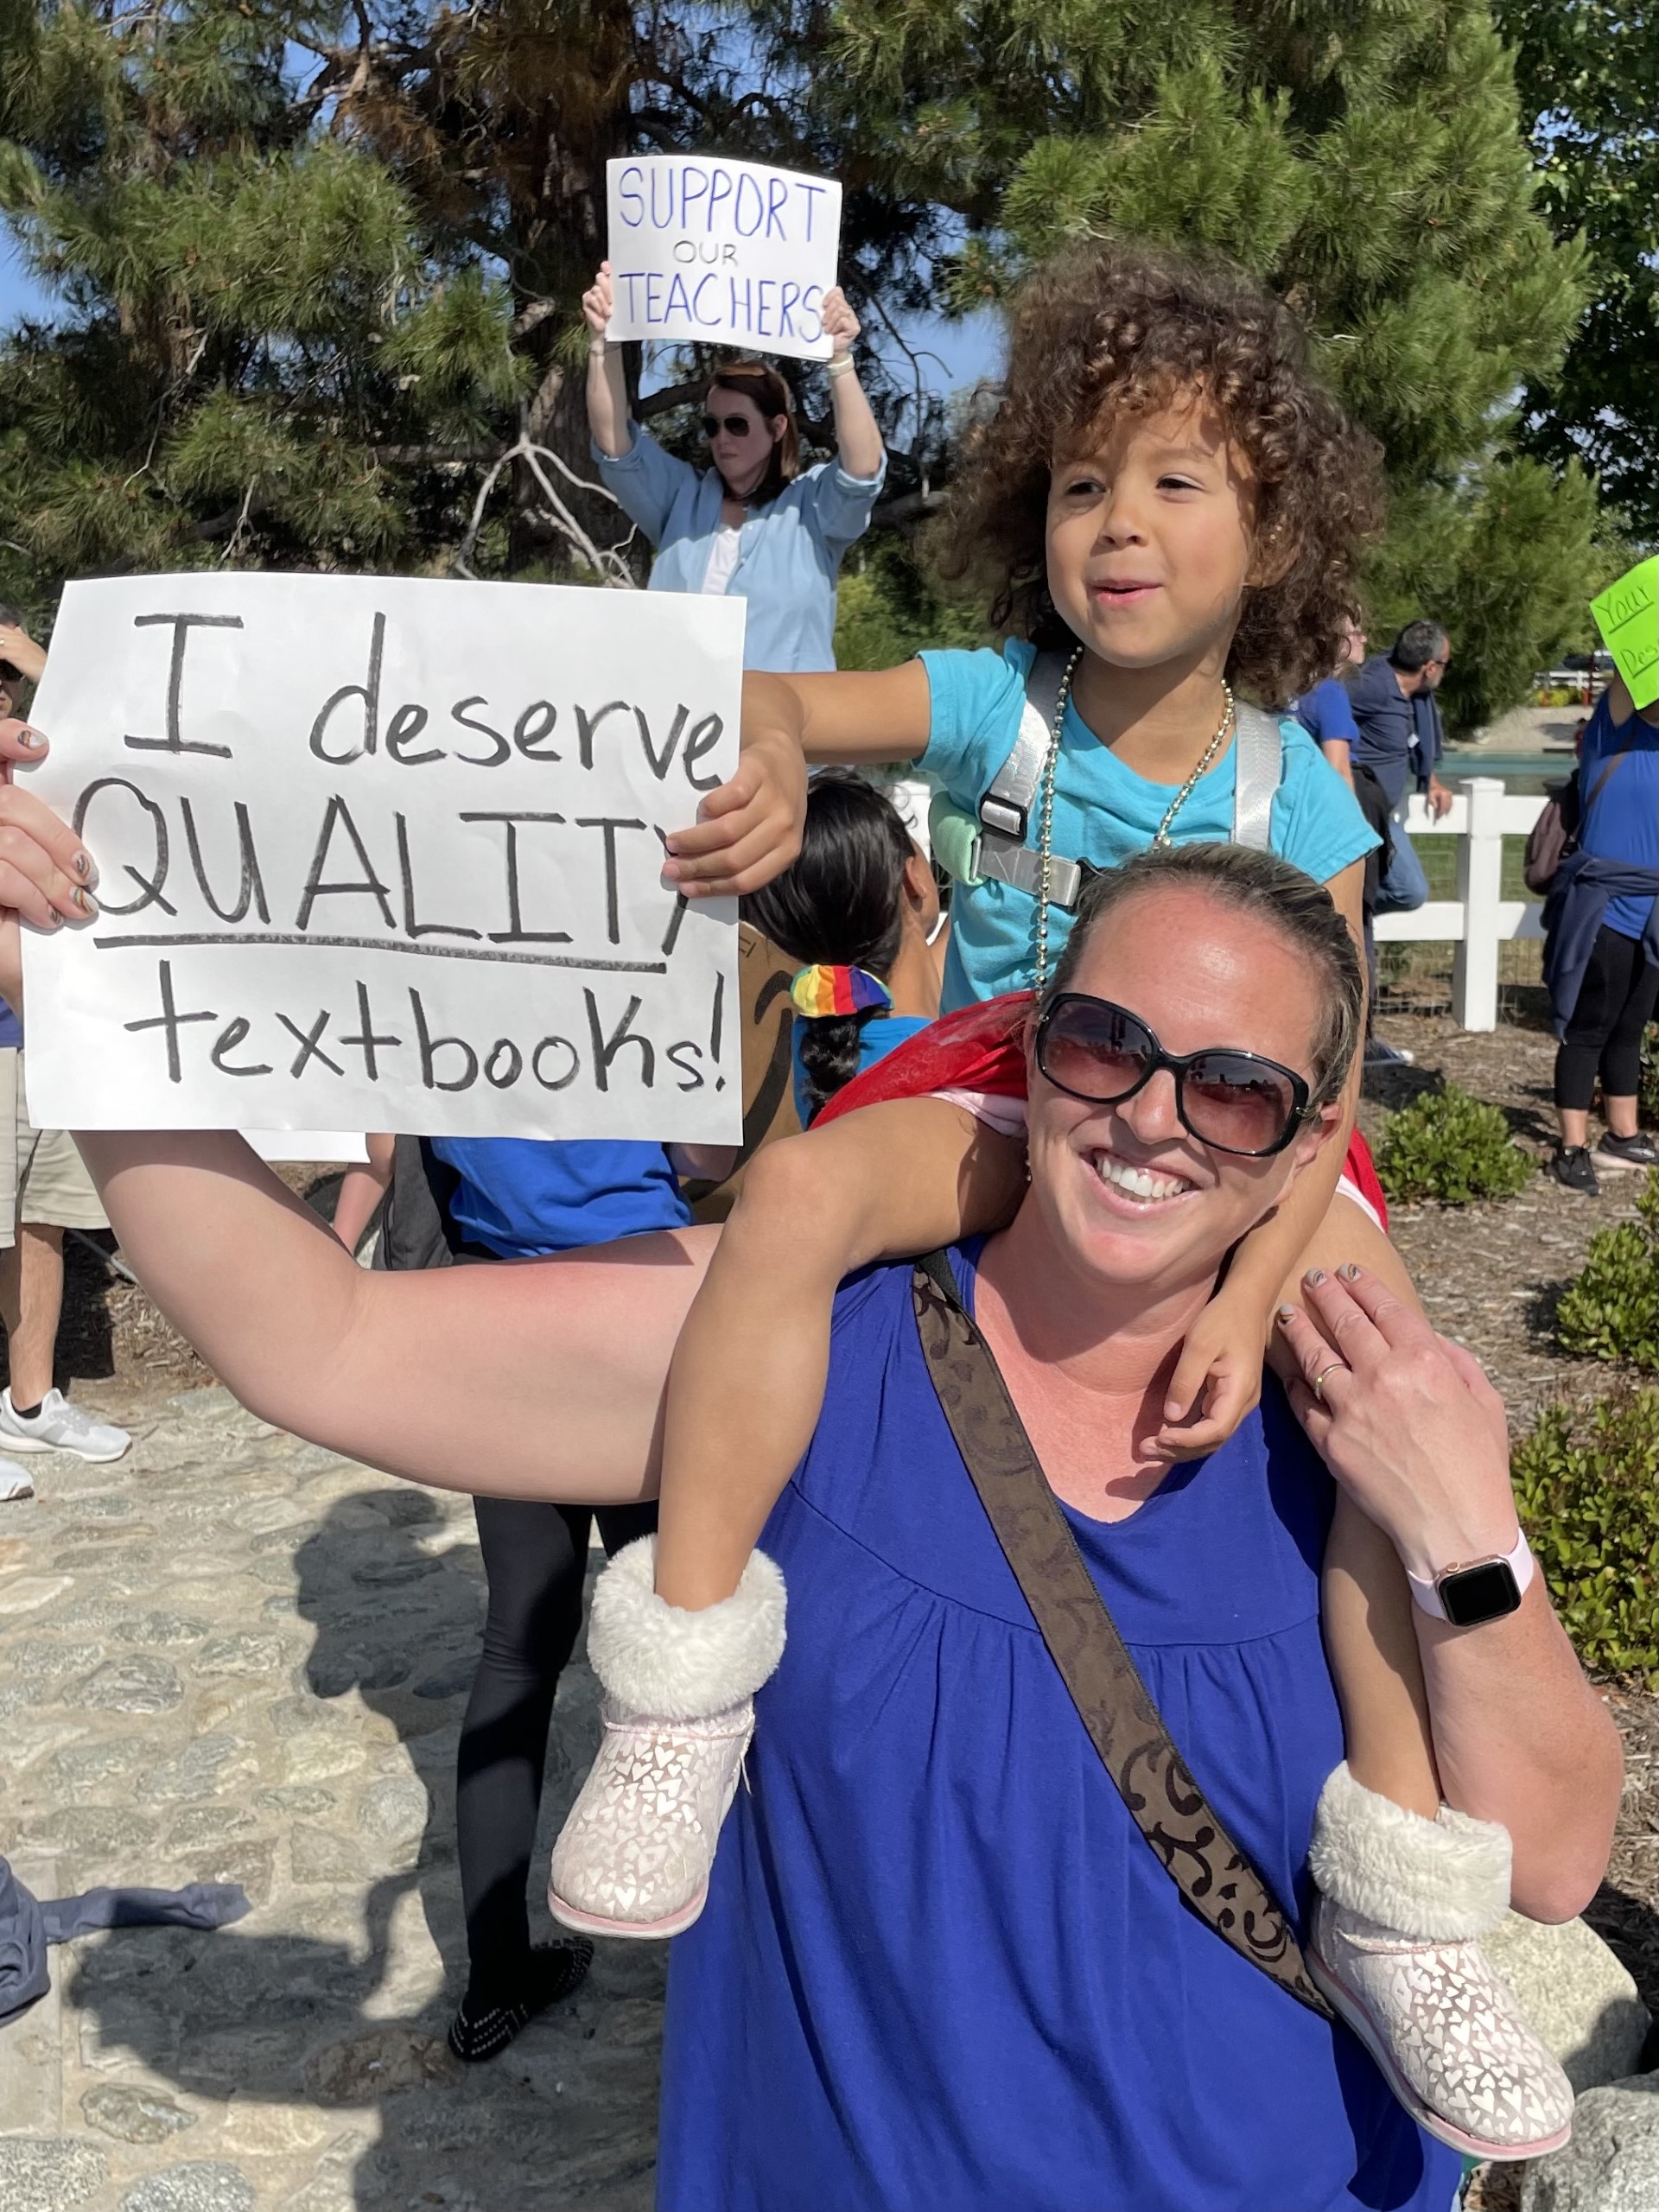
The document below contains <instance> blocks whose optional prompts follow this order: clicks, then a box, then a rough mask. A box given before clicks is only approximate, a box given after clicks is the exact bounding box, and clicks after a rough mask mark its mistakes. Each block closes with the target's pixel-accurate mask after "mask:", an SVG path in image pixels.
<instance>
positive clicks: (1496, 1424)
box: [1277, 1268, 1516, 1580]
mask: <svg viewBox="0 0 1659 2212" xmlns="http://www.w3.org/2000/svg"><path fill="white" fill-rule="evenodd" d="M1303 1293H1304V1295H1305V1296H1306V1300H1307V1302H1308V1305H1309V1306H1310V1307H1311V1308H1312V1310H1313V1315H1314V1317H1315V1319H1317V1323H1318V1325H1317V1326H1316V1325H1315V1320H1314V1319H1309V1318H1308V1316H1307V1315H1306V1314H1305V1313H1300V1312H1299V1311H1298V1310H1297V1308H1296V1307H1295V1306H1281V1308H1280V1310H1279V1313H1278V1316H1277V1319H1278V1322H1279V1327H1280V1329H1281V1332H1282V1334H1283V1336H1284V1339H1285V1342H1286V1343H1287V1345H1288V1346H1289V1348H1290V1351H1291V1353H1292V1356H1293V1357H1294V1359H1295V1362H1296V1365H1297V1367H1298V1369H1299V1370H1300V1373H1299V1374H1298V1375H1297V1376H1296V1377H1295V1378H1294V1380H1293V1381H1292V1383H1290V1386H1289V1391H1290V1402H1291V1406H1292V1408H1293V1410H1294V1413H1295V1414H1296V1417H1297V1419H1298V1420H1299V1421H1300V1422H1301V1424H1302V1427H1304V1428H1305V1429H1306V1431H1307V1433H1308V1435H1309V1436H1310V1437H1311V1438H1312V1440H1313V1443H1314V1445H1315V1446H1317V1448H1318V1450H1319V1456H1320V1457H1321V1458H1322V1459H1324V1461H1325V1465H1327V1466H1328V1467H1329V1468H1330V1470H1331V1471H1332V1474H1333V1475H1334V1476H1335V1477H1336V1478H1337V1480H1338V1482H1339V1483H1340V1484H1342V1486H1343V1488H1344V1490H1345V1491H1347V1492H1348V1493H1349V1495H1350V1496H1351V1497H1352V1498H1353V1499H1354V1501H1355V1503H1357V1505H1358V1506H1359V1508H1360V1509H1361V1510H1362V1511H1363V1512H1364V1513H1365V1514H1367V1515H1369V1516H1370V1519H1372V1520H1373V1521H1375V1522H1376V1524H1377V1526H1378V1528H1380V1529H1382V1530H1383V1532H1384V1534H1385V1535H1388V1536H1389V1538H1390V1539H1391V1540H1392V1541H1393V1543H1394V1546H1395V1550H1396V1551H1397V1552H1398V1553H1399V1554H1400V1556H1401V1558H1402V1560H1404V1562H1405V1564H1406V1567H1407V1568H1408V1571H1409V1572H1410V1573H1413V1574H1416V1575H1420V1576H1421V1577H1423V1578H1424V1579H1425V1580H1427V1579H1429V1578H1431V1577H1433V1575H1435V1574H1439V1573H1444V1572H1445V1570H1446V1568H1447V1567H1455V1566H1458V1565H1459V1564H1461V1563H1462V1562H1465V1561H1467V1560H1479V1559H1491V1558H1492V1557H1494V1556H1495V1555H1497V1554H1503V1553H1504V1552H1507V1551H1509V1550H1510V1548H1511V1547H1512V1545H1513V1544H1514V1542H1515V1537H1516V1515H1515V1499H1514V1495H1513V1493H1512V1491H1511V1490H1510V1446H1509V1427H1508V1423H1507V1421H1505V1419H1504V1414H1503V1400H1502V1399H1501V1398H1500V1397H1499V1396H1498V1395H1497V1391H1496V1390H1494V1389H1493V1388H1492V1386H1491V1383H1489V1382H1488V1381H1487V1380H1486V1377H1485V1376H1484V1374H1483V1372H1482V1371H1481V1368H1480V1364H1479V1362H1478V1360H1476V1359H1474V1358H1473V1357H1471V1354H1469V1353H1468V1352H1466V1351H1464V1349H1463V1348H1462V1346H1461V1345H1459V1344H1448V1343H1447V1341H1446V1338H1444V1337H1440V1336H1436V1334H1435V1333H1434V1332H1433V1329H1431V1328H1430V1327H1429V1325H1428V1324H1427V1321H1425V1320H1424V1319H1423V1318H1422V1316H1421V1314H1420V1313H1414V1312H1413V1311H1412V1309H1411V1308H1410V1307H1409V1306H1407V1305H1405V1304H1404V1303H1403V1302H1402V1300H1400V1299H1398V1298H1396V1297H1395V1295H1394V1294H1393V1293H1392V1292H1391V1291H1389V1290H1386V1289H1385V1288H1384V1287H1383V1285H1382V1284H1381V1283H1380V1282H1379V1281H1377V1279H1376V1276H1375V1275H1372V1274H1367V1273H1366V1272H1365V1270H1364V1269H1363V1268H1341V1269H1339V1270H1338V1274H1335V1275H1328V1274H1323V1273H1318V1272H1316V1273H1315V1274H1311V1275H1309V1276H1308V1277H1307V1278H1306V1281H1305V1283H1304V1285H1303ZM1316 1379H1317V1380H1318V1382H1319V1389H1317V1390H1316V1389H1314V1388H1313V1384H1314V1383H1315V1381H1316Z"/></svg>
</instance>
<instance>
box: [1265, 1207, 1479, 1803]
mask: <svg viewBox="0 0 1659 2212" xmlns="http://www.w3.org/2000/svg"><path fill="white" fill-rule="evenodd" d="M1350 1261H1352V1262H1356V1263H1357V1265H1358V1266H1360V1267H1363V1268H1366V1269H1367V1270H1368V1271H1369V1272H1370V1273H1371V1274H1375V1275H1376V1276H1378V1277H1380V1278H1381V1280H1382V1281H1384V1282H1386V1283H1387V1284H1388V1286H1389V1288H1390V1289H1391V1290H1392V1291H1393V1292H1394V1293H1395V1295H1396V1296H1397V1297H1399V1298H1402V1299H1404V1300H1407V1301H1408V1303H1409V1304H1410V1305H1412V1306H1417V1305H1418V1303H1419V1300H1418V1297H1417V1294H1416V1292H1415V1290H1414V1288H1413V1287H1412V1281H1411V1277H1410V1275H1409V1274H1408V1273H1407V1271H1406V1269H1405V1268H1404V1267H1403V1266H1402V1264H1401V1261H1400V1256H1399V1255H1398V1253H1396V1252H1395V1249H1394V1247H1393V1245H1392V1244H1390V1243H1389V1240H1388V1238H1387V1237H1386V1236H1384V1235H1383V1232H1382V1230H1380V1229H1378V1228H1377V1226H1376V1224H1375V1222H1373V1221H1372V1220H1371V1218H1370V1216H1369V1215H1368V1214H1366V1213H1365V1212H1363V1211H1362V1210H1361V1208H1359V1207H1358V1206H1357V1205H1354V1204H1353V1203H1352V1202H1351V1200H1350V1199H1347V1198H1342V1197H1340V1196H1338V1198H1335V1199H1333V1200H1332V1205H1331V1208H1330V1211H1329V1212H1328V1213H1327V1214H1326V1216H1325V1221H1324V1224H1322V1226H1321V1227H1320V1229H1319V1233H1318V1235H1317V1236H1315V1237H1314V1238H1313V1242H1312V1243H1310V1245H1309V1246H1308V1249H1307V1250H1306V1253H1305V1254H1304V1255H1303V1257H1302V1262H1301V1267H1300V1269H1299V1271H1298V1274H1297V1275H1296V1277H1295V1280H1294V1281H1293V1282H1290V1283H1287V1285H1286V1287H1285V1296H1286V1298H1287V1300H1294V1302H1295V1303H1296V1304H1299V1305H1300V1303H1301V1302H1302V1300H1301V1277H1302V1274H1305V1273H1306V1271H1307V1270H1308V1269H1309V1268H1325V1270H1326V1271H1327V1272H1329V1273H1334V1272H1335V1270H1336V1269H1337V1268H1338V1267H1340V1266H1342V1265H1344V1263H1345V1262H1350ZM1275 1343H1276V1340H1275ZM1275 1363H1276V1361H1275ZM1321 1614H1322V1619H1323V1623H1324V1628H1325V1649H1326V1650H1327V1651H1328V1653H1329V1654H1330V1658H1331V1671H1332V1675H1333V1676H1334V1677H1335V1680H1336V1685H1337V1696H1338V1701H1339V1702H1340V1704H1341V1707H1342V1719H1343V1733H1344V1738H1345V1740H1346V1744H1347V1751H1348V1764H1349V1768H1350V1770H1351V1772H1352V1774H1353V1775H1354V1777H1355V1779H1356V1780H1357V1781H1358V1782H1360V1783H1363V1785H1364V1786H1365V1788H1366V1789H1374V1790H1376V1792H1377V1794H1378V1795H1379V1796H1383V1797H1388V1798H1390V1799H1391V1800H1392V1801H1393V1802H1395V1804H1396V1805H1401V1806H1403V1807H1404V1808H1406V1809H1407V1810H1408V1811H1409V1812H1414V1813H1421V1815H1423V1816H1424V1818H1425V1819H1427V1820H1433V1818H1434V1816H1435V1815H1436V1814H1437V1813H1438V1812H1439V1810H1440V1776H1439V1773H1438V1771H1437V1770H1436V1768H1435V1764H1434V1743H1433V1735H1432V1734H1431V1732H1430V1729H1429V1721H1428V1698H1427V1692H1426V1691H1425V1689H1424V1687H1423V1669H1422V1662H1421V1657H1420V1656H1419V1653H1418V1649H1417V1631H1416V1629H1415V1627H1414V1625H1413V1622H1412V1597H1411V1591H1410V1589H1409V1587H1408V1585H1407V1582H1406V1572H1405V1569H1404V1567H1402V1566H1401V1564H1400V1555H1399V1554H1398V1553H1397V1552H1396V1551H1395V1548H1394V1546H1393V1544H1392V1543H1390V1541H1389V1539H1388V1537H1387V1536H1385V1535H1383V1531H1382V1530H1381V1529H1379V1528H1378V1527H1377V1526H1376V1522H1373V1521H1370V1520H1369V1519H1367V1517H1366V1516H1365V1515H1364V1514H1363V1513H1362V1512H1361V1511H1360V1510H1359V1508H1358V1507H1357V1505H1356V1504H1355V1503H1353V1501H1352V1500H1351V1498H1349V1497H1346V1496H1345V1495H1344V1493H1343V1491H1341V1490H1338V1492H1337V1504H1336V1512H1335V1515H1334V1516H1333V1518H1332V1523H1331V1535H1330V1539H1329V1541H1328V1542H1327V1544H1326V1547H1325V1575H1324V1582H1323V1586H1322V1604H1321Z"/></svg>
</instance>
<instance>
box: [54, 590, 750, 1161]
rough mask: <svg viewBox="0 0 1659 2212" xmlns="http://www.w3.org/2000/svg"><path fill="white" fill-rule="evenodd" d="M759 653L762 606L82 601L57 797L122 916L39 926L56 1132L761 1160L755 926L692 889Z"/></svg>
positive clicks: (220, 598)
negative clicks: (747, 1096)
mask: <svg viewBox="0 0 1659 2212" xmlns="http://www.w3.org/2000/svg"><path fill="white" fill-rule="evenodd" d="M742 657H743V602H742V601H741V599H705V598H702V597H698V596H693V595H690V594H677V593H670V592H650V593H645V592H621V591H602V590H584V589H581V588H559V587H555V586H550V585H544V584H477V583H459V582H456V583H451V582H436V581H429V580H424V579H414V578H408V577H403V578H393V577H377V576H316V575H291V576H289V575H176V576H149V577H137V578H124V579H121V580H119V581H114V582H89V583H72V584H70V585H69V586H68V587H67V589H66V590H65V592H64V595H63V603H62V607H61V609H60V613H59V616H58V621H57V626H56V627H55V629H54V632H53V637H52V648H51V658H50V662H49V664H48V670H47V673H46V676H45V677H44V678H43V679H42V682H41V690H40V696H39V698H38V700H37V702H36V706H35V720H36V721H38V722H39V723H40V725H41V728H43V729H44V730H46V731H47V732H48V735H49V736H50V738H51V740H52V750H51V753H50V754H49V756H48V760H47V761H46V762H45V763H44V764H43V765H42V766H41V768H40V769H39V770H37V771H35V772H30V773H29V788H30V789H31V790H33V791H36V792H38V793H39V795H40V796H41V798H44V799H46V800H48V802H49V803H50V804H53V805H54V806H55V807H56V808H57V809H58V810H59V811H60V813H62V814H64V815H65V816H66V817H68V819H69V820H71V821H72V822H73V823H75V824H76V826H77V827H78V828H79V830H80V832H81V834H82V836H84V837H85V839H86V843H87V846H88V848H89V849H90V850H91V851H92V855H93V857H94V859H95V860H96V861H97V863H98V868H99V887H98V897H99V906H100V908H101V912H99V917H98V919H97V920H96V921H95V922H93V923H92V924H91V925H82V926H79V927H76V928H73V929H71V928H66V929H62V930H60V931H55V932H50V933H48V932H43V931H26V932H25V944H24V973H25V976H26V979H27V981H26V989H27V996H28V1006H29V1104H30V1111H31V1114H32V1115H34V1116H36V1117H37V1119H38V1122H39V1126H41V1128H71V1129H73V1128H258V1129H261V1130H273V1131H280V1130H308V1129H317V1130H335V1131H338V1130H340V1129H346V1130H353V1129H392V1130H403V1131H407V1132H410V1133H411V1134H427V1135H448V1136H518V1137H636V1138H645V1139H652V1140H656V1141H662V1142H667V1141H671V1140H676V1139H677V1140H680V1141H684V1142H688V1143H690V1142H708V1143H728V1142H733V1141H736V1140H737V1138H738V1137H739V1135H740V1132H741V1088H742V1085H741V1072H740V1070H739V1065H738V1039H737V1027H736V1023H735V1021H734V1018H733V1016H734V1007H735V994H736V980H737V932H736V928H735V912H734V904H735V902H734V901H732V900H728V899H721V900H712V901H690V902H688V901H686V900H684V899H681V898H680V897H679V896H678V895H677V893H676V891H675V890H674V887H673V886H672V885H671V884H669V883H666V882H664V880H663V876H662V862H663V839H664V836H666V835H667V834H668V833H669V832H670V831H671V830H674V829H683V828H685V827H687V826H688V825H689V824H690V823H691V822H693V821H694V820H695V819H696V811H697V806H698V804H699V802H700V801H701V799H702V798H703V796H704V795H705V794H706V793H707V792H709V791H713V790H714V789H715V786H716V785H718V784H721V783H722V782H724V781H725V780H726V779H727V778H728V776H729V775H730V774H731V772H732V770H733V768H734V765H735V763H736V759H737V739H738V717H739V712H740V704H741V681H742V677H741V670H742Z"/></svg>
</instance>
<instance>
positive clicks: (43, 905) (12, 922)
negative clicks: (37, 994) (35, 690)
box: [0, 721, 98, 1012]
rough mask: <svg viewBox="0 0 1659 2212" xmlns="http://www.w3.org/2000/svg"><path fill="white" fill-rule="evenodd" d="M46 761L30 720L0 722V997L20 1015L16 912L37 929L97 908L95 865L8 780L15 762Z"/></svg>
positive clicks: (67, 831)
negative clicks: (93, 893) (94, 894)
mask: <svg viewBox="0 0 1659 2212" xmlns="http://www.w3.org/2000/svg"><path fill="white" fill-rule="evenodd" d="M45 758H46V740H45V738H44V737H43V736H42V735H41V733H40V731H39V730H37V729H32V728H30V727H29V724H28V723H27V722H22V721H3V722H0V997H3V998H4V999H5V1000H7V1001H8V1002H9V1003H10V1006H11V1007H12V1008H13V1010H14V1012H21V1010H22V989H23V963H22V945H21V944H20V942H19V938H18V933H17V923H18V917H19V916H20V915H21V916H22V919H23V920H24V921H26V922H32V923H33V924H34V925H35V928H36V929H41V930H54V929H57V928H58V927H59V926H60V924H62V923H64V922H81V921H90V920H91V919H92V916H93V915H94V914H96V913H97V912H98V901H97V900H96V899H94V898H93V897H92V886H93V885H94V884H95V883H96V882H97V881H98V870H97V868H95V867H94V866H93V865H92V855H91V854H90V853H89V852H88V851H87V849H86V847H85V845H83V844H82V843H81V842H80V840H79V837H77V836H76V835H75V833H74V831H73V829H71V828H70V827H69V825H68V823H67V822H62V821H60V820H59V818H58V817H57V816H56V815H55V814H54V813H53V811H52V810H51V808H50V807H49V806H44V805H42V804H41V801H40V800H39V799H37V798H34V797H32V796H31V795H30V793H29V792H28V791H20V790H18V788H17V787H16V785H15V784H14V783H13V781H12V776H13V772H14V771H15V770H16V768H19V767H24V768H28V767H32V766H34V764H35V762H36V761H38V760H45Z"/></svg>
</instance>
